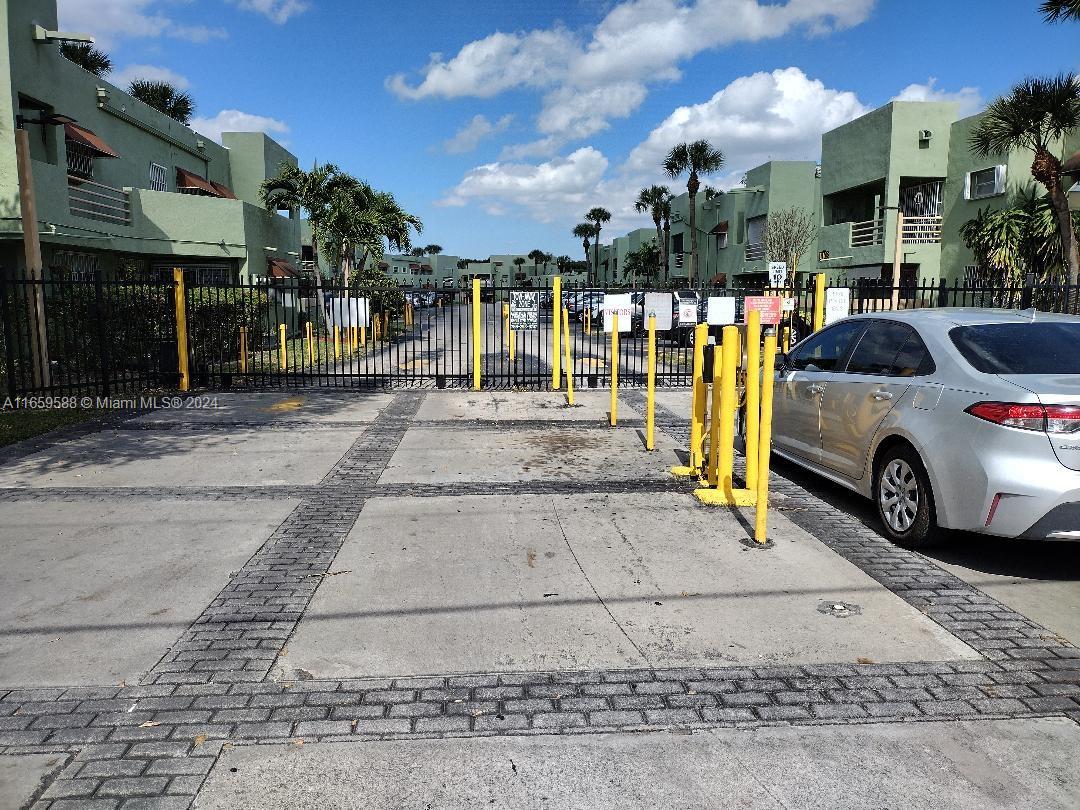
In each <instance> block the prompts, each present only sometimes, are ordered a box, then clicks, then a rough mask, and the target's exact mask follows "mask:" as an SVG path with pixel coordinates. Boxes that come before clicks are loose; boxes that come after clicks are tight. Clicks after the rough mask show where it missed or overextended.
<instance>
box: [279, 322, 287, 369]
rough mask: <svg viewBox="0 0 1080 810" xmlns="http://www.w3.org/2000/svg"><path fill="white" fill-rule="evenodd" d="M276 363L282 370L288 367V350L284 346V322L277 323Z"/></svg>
mask: <svg viewBox="0 0 1080 810" xmlns="http://www.w3.org/2000/svg"><path fill="white" fill-rule="evenodd" d="M278 365H279V367H280V368H281V370H282V371H284V370H285V369H287V368H288V367H289V355H288V350H287V349H286V348H285V324H283V323H279V324H278Z"/></svg>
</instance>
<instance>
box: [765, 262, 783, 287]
mask: <svg viewBox="0 0 1080 810" xmlns="http://www.w3.org/2000/svg"><path fill="white" fill-rule="evenodd" d="M786 283H787V262H769V286H770V287H783V286H784V284H786Z"/></svg>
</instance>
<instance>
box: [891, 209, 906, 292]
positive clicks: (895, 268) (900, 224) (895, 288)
mask: <svg viewBox="0 0 1080 810" xmlns="http://www.w3.org/2000/svg"><path fill="white" fill-rule="evenodd" d="M903 263H904V212H903V211H901V210H900V209H899V208H898V209H896V246H895V247H894V249H893V263H892V308H893V312H896V310H898V309H900V265H901V264H903Z"/></svg>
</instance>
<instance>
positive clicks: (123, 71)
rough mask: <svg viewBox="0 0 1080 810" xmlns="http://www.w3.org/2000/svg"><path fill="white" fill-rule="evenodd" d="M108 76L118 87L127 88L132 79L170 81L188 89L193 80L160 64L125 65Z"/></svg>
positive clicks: (176, 85) (174, 84)
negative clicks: (190, 80)
mask: <svg viewBox="0 0 1080 810" xmlns="http://www.w3.org/2000/svg"><path fill="white" fill-rule="evenodd" d="M107 78H108V79H109V81H110V82H112V83H113V84H115V85H116V86H117V87H119V88H122V89H125V90H126V89H127V86H128V85H129V84H130V83H131V80H132V79H149V80H150V81H154V82H168V83H169V84H171V85H173V86H174V87H178V88H180V89H181V90H186V89H187V88H188V87H190V86H191V82H189V81H188V80H187V77H186V76H181V75H180V74H179V73H176V72H174V71H172V70H169V69H168V68H167V67H161V66H160V65H125V66H124V67H122V68H120V70H114V71H112V72H111V73H110V74H109V75H108V77H107Z"/></svg>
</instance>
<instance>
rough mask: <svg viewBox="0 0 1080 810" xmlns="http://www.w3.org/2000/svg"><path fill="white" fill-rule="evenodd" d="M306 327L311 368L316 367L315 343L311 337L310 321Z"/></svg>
mask: <svg viewBox="0 0 1080 810" xmlns="http://www.w3.org/2000/svg"><path fill="white" fill-rule="evenodd" d="M304 326H305V327H306V330H305V331H306V332H307V354H308V365H309V366H314V365H315V341H314V339H313V338H312V335H311V321H308V322H307V323H306V324H304Z"/></svg>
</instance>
